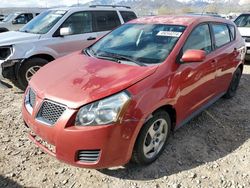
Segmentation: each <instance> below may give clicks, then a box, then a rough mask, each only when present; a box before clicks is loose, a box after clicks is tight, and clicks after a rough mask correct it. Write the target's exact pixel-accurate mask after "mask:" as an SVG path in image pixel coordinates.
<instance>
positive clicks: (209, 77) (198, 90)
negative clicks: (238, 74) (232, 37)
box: [176, 24, 218, 119]
mask: <svg viewBox="0 0 250 188" xmlns="http://www.w3.org/2000/svg"><path fill="white" fill-rule="evenodd" d="M191 49H197V50H204V51H206V54H207V55H206V58H205V60H204V61H203V62H199V63H185V62H183V64H181V65H180V66H179V68H178V69H177V74H179V91H180V97H179V99H178V102H177V106H178V107H176V109H180V110H179V112H178V115H179V116H181V119H188V118H189V117H190V116H192V114H195V113H196V112H197V110H199V109H201V108H202V107H204V105H206V104H208V102H209V101H210V100H211V99H213V98H214V97H215V96H216V95H217V93H218V92H217V90H218V89H217V87H216V82H215V76H216V69H217V59H216V58H217V57H216V54H215V52H214V51H213V45H212V37H211V34H210V29H209V25H208V24H202V25H199V26H197V27H196V28H195V29H194V30H193V31H192V33H191V34H190V36H189V37H188V39H187V41H186V43H185V44H184V46H183V53H185V51H187V50H191Z"/></svg>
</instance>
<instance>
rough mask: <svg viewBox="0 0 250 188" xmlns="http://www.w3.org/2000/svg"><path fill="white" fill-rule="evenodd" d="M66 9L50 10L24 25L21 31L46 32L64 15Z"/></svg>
mask: <svg viewBox="0 0 250 188" xmlns="http://www.w3.org/2000/svg"><path fill="white" fill-rule="evenodd" d="M65 13H66V11H61V10H48V11H45V12H43V13H41V14H39V15H38V16H37V17H35V18H34V19H33V20H31V21H30V22H29V23H28V24H26V25H25V26H24V27H22V28H21V29H20V30H19V31H21V32H26V33H35V34H45V33H47V32H49V31H50V30H51V29H52V27H53V26H54V25H55V24H56V23H57V22H58V21H59V20H60V19H61V18H62V17H63V16H64V14H65Z"/></svg>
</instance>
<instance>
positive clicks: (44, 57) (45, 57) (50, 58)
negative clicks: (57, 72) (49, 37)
mask: <svg viewBox="0 0 250 188" xmlns="http://www.w3.org/2000/svg"><path fill="white" fill-rule="evenodd" d="M32 58H41V59H45V60H47V61H48V62H51V61H54V60H55V58H54V57H53V56H52V55H49V54H36V55H32V56H30V57H29V58H27V59H32Z"/></svg>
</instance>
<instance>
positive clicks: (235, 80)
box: [224, 68, 242, 99]
mask: <svg viewBox="0 0 250 188" xmlns="http://www.w3.org/2000/svg"><path fill="white" fill-rule="evenodd" d="M241 75H242V71H241V69H240V68H237V70H236V71H235V72H234V74H233V77H232V80H231V83H230V85H229V88H228V90H227V92H226V94H225V95H224V98H226V99H230V98H232V97H234V96H235V94H236V91H237V89H238V86H239V83H240V79H241Z"/></svg>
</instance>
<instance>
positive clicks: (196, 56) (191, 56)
mask: <svg viewBox="0 0 250 188" xmlns="http://www.w3.org/2000/svg"><path fill="white" fill-rule="evenodd" d="M205 58H206V52H205V51H204V50H187V51H186V52H185V53H184V54H183V56H182V58H181V62H183V63H194V62H202V61H204V60H205Z"/></svg>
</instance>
